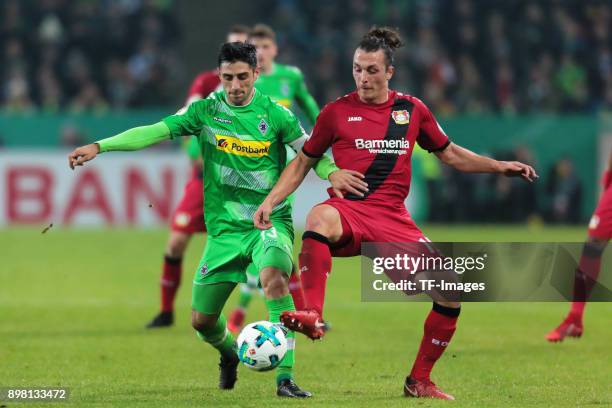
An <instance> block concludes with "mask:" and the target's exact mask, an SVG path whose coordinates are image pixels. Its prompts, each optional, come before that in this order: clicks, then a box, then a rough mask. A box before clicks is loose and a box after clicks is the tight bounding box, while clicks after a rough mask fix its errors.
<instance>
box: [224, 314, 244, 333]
mask: <svg viewBox="0 0 612 408" xmlns="http://www.w3.org/2000/svg"><path fill="white" fill-rule="evenodd" d="M244 315H245V313H244V310H242V309H240V308H238V309H234V311H233V312H232V314H231V315H230V318H229V320H228V321H227V330H229V331H230V332H232V333H233V334H238V333H239V332H240V329H241V328H242V323H244Z"/></svg>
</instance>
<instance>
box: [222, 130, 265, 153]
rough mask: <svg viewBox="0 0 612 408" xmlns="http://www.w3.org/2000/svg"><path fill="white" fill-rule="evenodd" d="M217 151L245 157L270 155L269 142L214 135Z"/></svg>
mask: <svg viewBox="0 0 612 408" xmlns="http://www.w3.org/2000/svg"><path fill="white" fill-rule="evenodd" d="M215 137H216V139H217V150H221V151H223V152H225V153H229V154H235V155H237V156H246V157H263V156H267V155H268V154H269V153H270V141H267V140H241V139H238V138H237V137H231V136H221V135H215Z"/></svg>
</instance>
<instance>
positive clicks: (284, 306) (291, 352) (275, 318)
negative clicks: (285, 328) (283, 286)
mask: <svg viewBox="0 0 612 408" xmlns="http://www.w3.org/2000/svg"><path fill="white" fill-rule="evenodd" d="M266 306H267V307H268V313H269V316H270V317H269V318H270V321H271V322H272V323H280V315H281V313H282V312H284V311H285V310H295V306H294V305H293V298H291V295H287V296H284V297H282V298H279V299H266ZM286 337H287V353H286V354H285V358H283V361H281V363H280V365H279V366H278V368H277V369H276V383H277V384H278V383H280V382H281V381H282V380H285V379H291V378H293V364H294V363H295V333H294V332H293V331H289V332H288V333H287V336H286Z"/></svg>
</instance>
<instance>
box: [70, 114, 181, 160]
mask: <svg viewBox="0 0 612 408" xmlns="http://www.w3.org/2000/svg"><path fill="white" fill-rule="evenodd" d="M168 139H170V129H169V128H168V126H167V125H166V124H165V123H164V122H158V123H156V124H154V125H149V126H140V127H136V128H132V129H129V130H126V131H125V132H123V133H119V134H118V135H116V136H112V137H108V138H106V139H102V140H100V141H97V142H96V143H91V144H88V145H85V146H81V147H77V148H76V149H74V150H73V151H72V152H71V153H70V154H69V155H68V165H69V166H70V168H71V169H73V170H74V168H75V167H76V166H82V165H84V164H85V163H86V162H88V161H90V160H93V159H94V158H95V157H96V156H97V155H98V153H104V152H111V151H131V150H140V149H143V148H145V147H147V146H151V145H154V144H156V143H159V142H162V141H164V140H168Z"/></svg>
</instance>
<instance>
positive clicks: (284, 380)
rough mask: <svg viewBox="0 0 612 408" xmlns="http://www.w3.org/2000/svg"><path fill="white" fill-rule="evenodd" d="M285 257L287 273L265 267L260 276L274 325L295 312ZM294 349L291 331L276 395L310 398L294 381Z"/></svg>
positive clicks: (278, 378) (278, 377)
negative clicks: (284, 314)
mask: <svg viewBox="0 0 612 408" xmlns="http://www.w3.org/2000/svg"><path fill="white" fill-rule="evenodd" d="M271 251H277V252H278V253H280V252H282V251H281V250H279V249H278V248H269V249H268V253H269V252H271ZM280 256H283V255H280ZM284 257H286V258H287V259H288V263H289V265H288V266H287V267H286V269H284V270H286V271H287V272H283V269H281V268H277V267H272V266H268V267H264V268H263V269H262V270H261V271H260V274H259V276H260V281H261V286H262V289H263V291H264V295H265V296H266V306H267V308H268V313H269V319H270V321H271V322H272V323H280V315H281V313H283V312H285V311H288V310H289V311H290V310H295V307H294V305H293V299H292V298H291V295H290V294H289V287H288V281H289V277H288V276H287V273H289V272H290V271H291V267H290V265H291V263H292V262H291V259H290V257H289V256H288V255H286V254H284ZM294 349H295V333H294V332H292V331H289V332H288V333H287V353H286V354H285V357H284V358H283V361H282V362H281V364H280V365H279V366H278V368H277V369H276V385H277V390H276V395H278V396H279V397H289V398H308V397H311V396H312V394H311V393H310V392H308V391H304V390H302V389H300V387H298V385H297V384H296V383H295V382H294V380H293V364H294V359H295V356H294V353H295V350H294Z"/></svg>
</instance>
